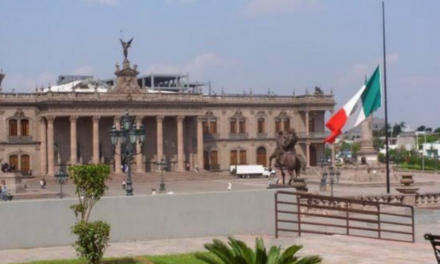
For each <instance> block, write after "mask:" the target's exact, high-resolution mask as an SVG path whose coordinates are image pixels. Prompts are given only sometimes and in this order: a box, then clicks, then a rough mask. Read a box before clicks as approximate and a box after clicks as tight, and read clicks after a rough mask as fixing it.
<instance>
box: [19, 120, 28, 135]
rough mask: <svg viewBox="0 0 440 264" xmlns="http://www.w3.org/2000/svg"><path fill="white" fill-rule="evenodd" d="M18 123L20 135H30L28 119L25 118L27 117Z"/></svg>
mask: <svg viewBox="0 0 440 264" xmlns="http://www.w3.org/2000/svg"><path fill="white" fill-rule="evenodd" d="M20 125H21V135H22V136H29V135H30V132H29V120H27V119H23V120H21V121H20Z"/></svg>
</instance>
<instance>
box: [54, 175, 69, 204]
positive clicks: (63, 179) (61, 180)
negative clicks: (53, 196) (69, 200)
mask: <svg viewBox="0 0 440 264" xmlns="http://www.w3.org/2000/svg"><path fill="white" fill-rule="evenodd" d="M68 178H69V174H67V173H66V172H65V169H60V171H59V172H58V173H57V174H55V180H56V182H57V183H58V184H59V185H60V199H63V185H64V184H66V183H67V179H68Z"/></svg>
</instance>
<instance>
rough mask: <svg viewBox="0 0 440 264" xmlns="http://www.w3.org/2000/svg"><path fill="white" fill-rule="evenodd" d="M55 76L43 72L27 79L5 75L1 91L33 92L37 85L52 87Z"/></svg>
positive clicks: (20, 76) (25, 77) (21, 76)
mask: <svg viewBox="0 0 440 264" xmlns="http://www.w3.org/2000/svg"><path fill="white" fill-rule="evenodd" d="M56 79H57V76H56V75H55V74H53V73H51V72H43V73H41V74H39V75H38V76H36V77H28V76H23V75H15V74H11V75H6V77H5V79H4V81H3V84H2V86H3V90H4V91H7V92H10V91H12V90H15V91H16V92H33V91H35V87H36V86H37V85H38V87H40V86H41V85H43V86H47V85H48V84H49V83H51V84H52V85H54V84H55V83H56Z"/></svg>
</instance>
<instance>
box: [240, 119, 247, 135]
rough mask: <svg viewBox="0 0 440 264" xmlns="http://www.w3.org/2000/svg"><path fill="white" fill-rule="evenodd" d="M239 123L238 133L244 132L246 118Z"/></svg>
mask: <svg viewBox="0 0 440 264" xmlns="http://www.w3.org/2000/svg"><path fill="white" fill-rule="evenodd" d="M239 124H240V126H239V133H240V134H244V133H246V120H244V119H242V120H240V122H239Z"/></svg>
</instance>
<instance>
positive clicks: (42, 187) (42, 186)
mask: <svg viewBox="0 0 440 264" xmlns="http://www.w3.org/2000/svg"><path fill="white" fill-rule="evenodd" d="M40 187H41V189H44V181H43V179H41V180H40Z"/></svg>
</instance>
